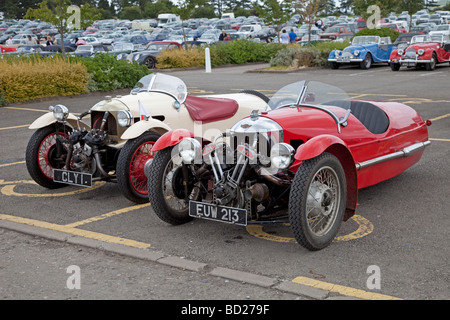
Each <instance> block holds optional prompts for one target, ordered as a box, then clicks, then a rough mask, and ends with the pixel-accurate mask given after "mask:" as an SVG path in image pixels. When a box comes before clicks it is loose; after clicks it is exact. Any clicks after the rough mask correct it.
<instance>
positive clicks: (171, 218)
mask: <svg viewBox="0 0 450 320" xmlns="http://www.w3.org/2000/svg"><path fill="white" fill-rule="evenodd" d="M173 149H174V147H170V148H166V149H163V150H160V151H158V153H157V154H156V155H155V158H154V159H153V162H152V164H151V167H150V170H149V173H148V198H149V200H150V203H151V206H152V208H153V211H154V212H155V213H156V215H157V216H158V217H159V218H160V219H161V220H163V221H165V222H167V223H169V224H172V225H180V224H183V223H186V222H189V221H191V220H192V219H193V218H192V217H190V216H189V200H190V199H192V200H196V199H198V198H199V191H198V189H197V188H196V187H195V186H194V185H193V184H192V182H193V180H194V179H193V176H192V174H190V176H189V179H188V180H189V184H188V185H187V186H186V188H187V193H188V194H187V195H186V192H185V190H186V189H185V186H184V185H183V181H182V180H183V172H182V170H183V166H184V165H183V163H182V159H181V157H180V156H179V155H178V154H177V153H174V154H172V150H173ZM185 168H186V167H185ZM186 169H187V168H186Z"/></svg>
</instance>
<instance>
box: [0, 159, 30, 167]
mask: <svg viewBox="0 0 450 320" xmlns="http://www.w3.org/2000/svg"><path fill="white" fill-rule="evenodd" d="M23 163H25V161H17V162H10V163H4V164H0V168H3V167H8V166H15V165H17V164H23Z"/></svg>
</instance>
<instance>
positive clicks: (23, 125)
mask: <svg viewBox="0 0 450 320" xmlns="http://www.w3.org/2000/svg"><path fill="white" fill-rule="evenodd" d="M29 126H30V125H29V124H22V125H20V126H14V127H4V128H0V130H10V129H18V128H24V127H29Z"/></svg>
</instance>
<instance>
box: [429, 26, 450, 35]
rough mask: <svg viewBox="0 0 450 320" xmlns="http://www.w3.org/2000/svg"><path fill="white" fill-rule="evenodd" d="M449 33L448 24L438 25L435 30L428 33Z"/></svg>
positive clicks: (449, 27)
mask: <svg viewBox="0 0 450 320" xmlns="http://www.w3.org/2000/svg"><path fill="white" fill-rule="evenodd" d="M439 34H443V35H450V24H442V25H439V26H438V27H437V28H436V30H433V31H430V35H439Z"/></svg>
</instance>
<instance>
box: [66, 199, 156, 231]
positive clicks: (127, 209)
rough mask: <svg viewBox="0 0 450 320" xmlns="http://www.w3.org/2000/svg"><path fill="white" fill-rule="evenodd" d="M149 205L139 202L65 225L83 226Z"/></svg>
mask: <svg viewBox="0 0 450 320" xmlns="http://www.w3.org/2000/svg"><path fill="white" fill-rule="evenodd" d="M148 206H150V203H144V204H139V205H135V206H132V207H127V208H123V209H119V210H115V211H111V212H108V213H105V214H102V215H99V216H96V217H92V218H89V219H85V220H81V221H77V222H74V223H70V224H66V225H65V226H66V227H69V228H75V227H79V226H82V225H84V224H88V223H91V222H95V221H100V220H103V219H107V218H110V217H114V216H117V215H119V214H122V213H127V212H131V211H134V210H138V209H141V208H145V207H148Z"/></svg>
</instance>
